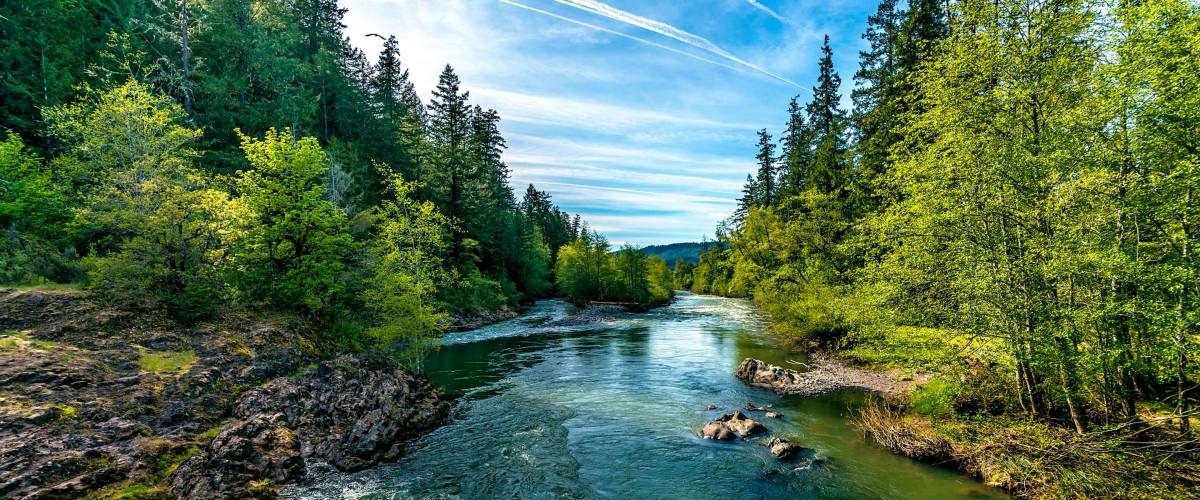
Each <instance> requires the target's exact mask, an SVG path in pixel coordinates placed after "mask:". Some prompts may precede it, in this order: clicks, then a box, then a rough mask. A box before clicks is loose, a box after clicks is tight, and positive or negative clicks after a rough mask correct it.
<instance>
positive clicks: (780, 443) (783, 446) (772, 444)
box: [766, 437, 804, 460]
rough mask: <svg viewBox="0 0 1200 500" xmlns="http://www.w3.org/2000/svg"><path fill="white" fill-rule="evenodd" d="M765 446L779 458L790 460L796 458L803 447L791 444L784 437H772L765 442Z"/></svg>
mask: <svg viewBox="0 0 1200 500" xmlns="http://www.w3.org/2000/svg"><path fill="white" fill-rule="evenodd" d="M766 446H767V448H769V449H770V450H771V454H772V455H775V458H778V459H780V460H791V459H793V458H796V455H797V454H799V453H800V452H801V451H802V450H803V449H804V448H802V447H800V446H796V445H794V444H792V442H791V441H788V440H786V439H784V438H779V437H773V438H771V439H770V440H769V441H767V443H766Z"/></svg>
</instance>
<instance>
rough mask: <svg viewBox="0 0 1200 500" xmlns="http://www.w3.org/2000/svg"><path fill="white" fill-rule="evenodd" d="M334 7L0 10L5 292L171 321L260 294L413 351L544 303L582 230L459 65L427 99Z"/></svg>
mask: <svg viewBox="0 0 1200 500" xmlns="http://www.w3.org/2000/svg"><path fill="white" fill-rule="evenodd" d="M344 14H345V9H343V8H341V7H339V6H338V4H337V2H336V1H335V0H289V1H274V0H191V1H189V0H170V1H168V0H154V1H149V0H148V1H118V2H90V1H87V2H63V1H57V0H35V1H31V2H5V3H4V4H3V6H0V39H3V40H4V42H3V43H2V44H0V73H2V74H3V76H4V79H3V82H0V103H3V104H2V105H0V129H4V130H5V131H6V132H4V133H5V134H6V135H5V136H4V140H3V142H0V230H2V231H3V234H2V235H0V282H3V283H8V284H13V283H16V284H21V283H26V284H29V283H32V284H37V283H46V282H83V283H84V284H85V286H87V287H88V288H90V289H92V290H94V291H96V292H97V293H96V295H97V296H98V297H102V298H105V299H108V300H110V301H112V302H113V303H116V304H118V305H121V306H123V307H135V308H157V309H165V310H168V311H170V312H171V313H173V314H174V315H175V316H177V317H179V318H181V319H185V320H197V319H203V318H207V317H210V316H212V315H214V314H215V313H217V312H218V311H219V310H220V308H221V307H223V306H225V305H227V304H238V303H242V304H264V305H268V306H270V307H273V308H276V309H279V310H286V311H293V312H296V313H299V314H301V315H303V316H305V317H307V318H310V319H311V320H314V321H316V322H318V324H320V325H323V331H325V332H326V333H324V334H323V335H326V336H327V337H328V338H327V339H325V340H326V341H327V344H326V345H327V346H329V347H330V348H358V347H364V346H383V347H386V348H390V349H394V350H395V351H396V352H397V353H398V354H399V355H400V356H401V357H404V358H405V359H410V360H416V359H419V358H420V354H421V353H422V352H423V351H424V350H425V349H427V348H428V347H429V346H430V345H432V343H433V341H434V340H435V339H436V334H437V333H439V332H440V331H441V330H442V328H444V327H445V325H446V323H447V318H446V316H447V314H470V313H477V312H482V311H490V310H495V309H498V308H501V307H504V306H514V305H516V304H517V303H518V302H520V301H522V300H529V299H534V298H539V297H545V296H548V295H551V294H553V293H554V285H553V271H554V269H555V264H556V261H555V254H556V251H557V249H558V248H560V247H563V246H566V245H568V244H569V243H571V242H573V241H575V240H577V239H578V238H579V237H580V236H581V235H585V234H587V233H588V230H587V229H586V224H584V223H583V222H582V221H581V220H580V217H579V216H578V215H576V216H573V217H572V216H570V215H569V214H567V213H566V212H564V211H563V210H561V209H559V208H558V207H557V206H556V205H555V204H554V203H553V202H552V200H551V197H550V195H549V194H548V193H546V192H544V191H540V190H538V189H536V188H535V187H534V186H532V185H531V186H529V187H528V189H527V190H526V191H525V193H524V196H523V197H522V199H520V200H518V199H517V197H516V195H515V194H514V192H513V190H512V188H511V186H510V185H509V175H510V172H509V169H508V166H507V165H506V164H505V163H504V161H503V159H502V153H503V151H504V149H505V147H506V145H505V142H504V138H503V137H502V135H501V134H500V131H499V121H500V117H499V114H498V113H497V112H496V111H495V110H491V109H485V108H483V107H481V106H479V105H476V104H472V103H471V102H470V100H469V93H468V92H467V91H465V90H464V89H462V85H461V82H460V80H459V78H458V76H457V75H456V74H455V72H454V70H453V69H452V68H451V67H450V66H448V65H447V66H446V67H445V69H444V70H443V71H442V73H441V76H440V78H439V81H438V84H437V87H436V89H434V91H433V98H432V99H431V100H430V101H428V102H423V101H422V99H421V98H420V97H419V95H418V93H417V91H416V89H415V88H414V85H413V83H412V82H411V81H410V80H409V76H408V70H407V69H406V68H405V67H403V66H402V65H401V62H400V61H401V58H400V54H399V46H398V43H397V41H396V38H395V37H387V38H385V39H384V40H383V48H382V50H381V52H380V54H379V57H378V59H377V60H375V61H371V60H369V59H368V58H367V56H366V55H365V54H364V53H363V51H361V50H360V49H358V48H356V47H355V46H354V45H353V44H352V43H351V42H350V40H349V39H348V38H347V37H346V36H345V34H344V33H343V28H344V26H343V25H342V22H341V20H342V17H343V15H344Z"/></svg>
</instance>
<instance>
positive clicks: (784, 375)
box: [736, 352, 916, 396]
mask: <svg viewBox="0 0 1200 500" xmlns="http://www.w3.org/2000/svg"><path fill="white" fill-rule="evenodd" d="M809 360H810V361H809V364H808V370H806V371H796V370H792V369H789V368H783V367H779V366H775V365H772V364H768V363H765V362H763V361H759V360H757V359H753V358H746V359H744V360H742V362H741V363H739V364H738V367H737V372H736V376H737V378H738V379H740V380H741V381H743V382H745V383H747V384H749V385H752V386H755V387H762V388H766V389H770V390H772V391H775V392H777V393H779V394H791V395H798V396H819V395H821V394H827V393H830V392H835V391H844V390H857V391H867V392H874V393H876V394H880V395H884V396H889V395H897V394H907V393H908V392H909V391H911V390H912V388H913V387H914V386H915V385H916V381H914V380H912V379H911V378H910V379H909V380H902V379H900V378H899V377H896V376H894V375H892V374H889V373H885V372H880V371H876V370H870V369H865V368H856V367H852V366H848V365H846V364H844V363H841V362H839V361H838V360H836V359H834V358H833V357H830V356H827V355H824V354H822V353H819V352H814V353H811V354H810V355H809Z"/></svg>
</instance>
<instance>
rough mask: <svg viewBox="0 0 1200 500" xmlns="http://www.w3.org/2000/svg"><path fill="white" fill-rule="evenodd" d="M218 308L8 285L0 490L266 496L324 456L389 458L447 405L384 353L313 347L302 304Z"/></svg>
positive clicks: (13, 494) (334, 461)
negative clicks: (206, 317)
mask: <svg viewBox="0 0 1200 500" xmlns="http://www.w3.org/2000/svg"><path fill="white" fill-rule="evenodd" d="M220 317H221V319H220V320H219V321H214V322H209V323H202V324H196V325H180V324H177V323H174V322H172V321H169V320H166V319H163V318H161V317H158V316H157V315H155V314H150V313H132V312H128V311H119V310H113V309H109V308H106V307H103V306H101V305H99V304H97V303H95V302H94V301H92V300H89V299H88V298H87V297H86V296H85V295H84V294H81V293H80V292H76V291H23V290H11V289H10V290H0V498H25V497H32V498H64V497H66V498H73V497H84V496H88V497H99V498H105V497H122V496H134V497H168V496H189V497H193V498H220V497H244V496H248V495H252V496H259V497H263V496H270V495H271V494H272V493H273V491H274V488H275V487H276V486H278V485H279V484H280V483H282V482H286V481H290V480H294V479H296V478H299V477H302V476H303V475H304V473H305V471H306V470H307V468H308V467H309V465H310V464H313V463H315V462H318V461H319V462H325V463H328V464H330V465H332V466H334V467H336V468H339V469H343V470H354V469H358V468H363V467H367V466H369V465H372V464H375V463H378V462H380V461H385V460H391V459H394V458H396V456H398V455H399V453H401V452H402V450H403V443H404V442H405V441H406V440H408V439H410V438H412V437H415V436H417V435H420V434H421V433H424V432H426V431H428V430H429V429H431V428H433V427H434V426H436V425H437V424H438V423H439V422H441V420H442V419H443V418H444V416H445V414H446V409H447V407H446V405H445V403H443V402H441V401H440V400H439V398H438V395H437V393H436V391H434V389H433V388H432V387H430V386H429V385H428V383H427V382H425V381H424V380H423V379H420V378H418V377H414V376H412V375H411V374H409V373H408V372H407V371H404V370H402V369H399V368H396V367H395V366H394V365H392V364H391V363H390V362H388V361H387V360H384V359H379V358H372V357H365V358H360V357H343V358H338V359H335V360H332V361H327V362H318V359H317V356H316V355H315V353H314V352H313V349H312V343H311V341H310V340H309V339H311V338H312V335H311V332H309V331H308V328H307V325H306V324H305V323H304V322H302V321H299V320H298V319H296V318H294V317H291V316H286V315H262V314H257V313H251V312H249V311H226V312H224V313H222V314H221V315H220ZM264 384H265V385H264Z"/></svg>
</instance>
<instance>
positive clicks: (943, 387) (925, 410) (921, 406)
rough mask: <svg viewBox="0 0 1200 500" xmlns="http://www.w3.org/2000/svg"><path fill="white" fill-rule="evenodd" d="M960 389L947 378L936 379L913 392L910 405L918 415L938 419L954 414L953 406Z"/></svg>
mask: <svg viewBox="0 0 1200 500" xmlns="http://www.w3.org/2000/svg"><path fill="white" fill-rule="evenodd" d="M960 391H962V388H961V387H960V386H959V384H958V382H957V381H955V380H954V379H951V378H948V377H938V378H935V379H933V380H930V381H929V382H926V383H924V384H921V386H919V387H917V388H916V389H915V390H913V393H912V401H911V402H910V405H911V407H912V410H913V411H914V412H916V413H917V414H918V415H924V416H926V417H932V418H938V417H946V416H949V415H953V414H954V404H955V401H956V399H957V398H958V394H959V392H960Z"/></svg>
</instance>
